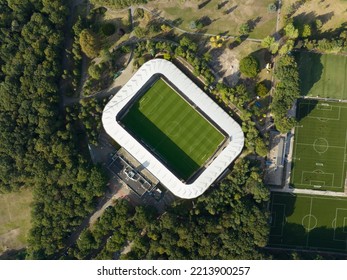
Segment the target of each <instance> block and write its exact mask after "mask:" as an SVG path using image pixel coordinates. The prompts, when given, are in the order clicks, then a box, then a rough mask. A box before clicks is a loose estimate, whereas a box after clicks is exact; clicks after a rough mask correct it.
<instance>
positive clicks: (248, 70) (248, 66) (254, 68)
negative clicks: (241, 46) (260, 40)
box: [240, 55, 259, 78]
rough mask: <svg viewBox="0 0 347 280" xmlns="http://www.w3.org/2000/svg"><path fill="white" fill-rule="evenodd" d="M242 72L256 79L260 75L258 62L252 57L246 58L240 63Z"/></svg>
mask: <svg viewBox="0 0 347 280" xmlns="http://www.w3.org/2000/svg"><path fill="white" fill-rule="evenodd" d="M240 72H241V73H242V74H243V75H245V76H246V77H250V78H254V77H255V76H257V74H258V73H259V63H258V60H257V59H256V58H255V57H253V56H251V55H249V56H246V57H244V58H243V59H241V61H240Z"/></svg>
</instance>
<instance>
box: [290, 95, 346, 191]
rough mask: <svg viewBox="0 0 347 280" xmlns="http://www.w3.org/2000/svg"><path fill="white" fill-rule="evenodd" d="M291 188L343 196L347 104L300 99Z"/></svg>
mask: <svg viewBox="0 0 347 280" xmlns="http://www.w3.org/2000/svg"><path fill="white" fill-rule="evenodd" d="M297 118H298V120H299V123H298V125H297V126H296V128H295V136H294V139H295V141H294V151H293V164H292V172H291V184H292V185H293V187H295V188H304V189H317V190H323V191H324V190H328V191H336V192H343V191H344V189H345V179H346V167H347V164H346V161H347V104H345V103H333V102H322V101H319V102H318V101H316V100H308V99H299V100H298V103H297Z"/></svg>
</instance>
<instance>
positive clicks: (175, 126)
mask: <svg viewBox="0 0 347 280" xmlns="http://www.w3.org/2000/svg"><path fill="white" fill-rule="evenodd" d="M121 122H122V123H123V124H124V125H125V127H126V129H128V130H129V131H130V132H132V134H133V135H134V136H135V138H137V139H139V140H141V141H143V142H145V143H146V144H147V146H149V147H150V149H151V150H152V152H153V153H155V154H156V155H157V156H158V157H159V158H160V159H161V161H163V162H164V163H165V164H166V166H167V167H169V168H170V170H171V171H173V173H175V174H176V176H178V177H179V178H182V179H184V180H187V179H188V178H189V177H190V176H191V175H192V174H193V173H194V172H195V171H197V170H198V169H199V168H200V167H201V166H202V165H203V164H204V163H205V162H206V161H207V160H208V159H209V158H210V157H211V156H212V155H213V154H214V152H215V151H216V150H217V148H218V146H219V145H220V144H221V143H222V142H223V140H224V138H225V137H224V135H223V134H222V133H221V132H219V131H218V130H217V129H216V128H215V127H214V126H213V125H211V124H210V123H209V122H208V121H207V120H206V119H205V118H204V117H203V116H202V115H201V114H200V113H198V112H197V111H196V110H195V109H194V108H193V107H192V106H191V105H190V104H189V103H188V102H187V101H185V100H184V99H183V98H182V97H181V96H180V95H179V94H178V93H176V91H174V90H173V89H172V88H171V87H170V86H169V85H168V84H167V83H166V82H165V81H164V80H163V79H158V80H157V81H156V82H155V83H154V84H153V85H152V86H151V88H150V89H149V90H148V91H147V92H146V93H145V94H144V95H142V96H141V97H140V98H139V99H138V100H136V101H135V102H134V104H133V105H132V106H131V108H130V109H129V111H128V113H127V114H126V115H125V116H123V118H122V120H121Z"/></svg>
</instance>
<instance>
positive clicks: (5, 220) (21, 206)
mask: <svg viewBox="0 0 347 280" xmlns="http://www.w3.org/2000/svg"><path fill="white" fill-rule="evenodd" d="M31 202H32V192H31V190H30V189H22V190H21V191H19V192H13V193H8V194H0V254H2V253H4V252H5V251H6V250H11V249H14V250H18V249H21V248H24V247H25V246H26V245H27V235H28V232H29V229H30V217H31V212H30V211H31V207H30V206H31Z"/></svg>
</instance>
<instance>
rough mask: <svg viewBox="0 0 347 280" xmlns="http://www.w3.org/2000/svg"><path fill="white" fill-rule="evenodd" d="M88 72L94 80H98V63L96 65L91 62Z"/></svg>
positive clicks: (99, 74) (100, 72) (100, 70)
mask: <svg viewBox="0 0 347 280" xmlns="http://www.w3.org/2000/svg"><path fill="white" fill-rule="evenodd" d="M88 74H89V75H90V76H91V77H92V78H93V79H95V80H99V79H100V78H101V74H102V69H101V67H100V65H96V64H95V63H92V64H91V65H90V66H89V67H88Z"/></svg>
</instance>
